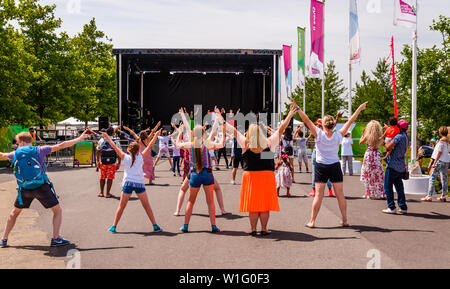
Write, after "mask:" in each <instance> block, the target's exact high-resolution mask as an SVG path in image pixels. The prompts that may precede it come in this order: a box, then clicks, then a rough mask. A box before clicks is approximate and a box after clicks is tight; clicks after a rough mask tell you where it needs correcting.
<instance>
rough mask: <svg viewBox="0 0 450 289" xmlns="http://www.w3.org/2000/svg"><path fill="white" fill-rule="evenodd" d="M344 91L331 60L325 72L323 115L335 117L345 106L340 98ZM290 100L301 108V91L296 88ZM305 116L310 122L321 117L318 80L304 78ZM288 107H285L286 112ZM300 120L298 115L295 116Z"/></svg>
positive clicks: (320, 89)
mask: <svg viewBox="0 0 450 289" xmlns="http://www.w3.org/2000/svg"><path fill="white" fill-rule="evenodd" d="M345 91H346V88H345V87H344V81H343V80H342V79H341V78H340V77H339V73H338V72H337V71H336V66H335V64H334V61H333V60H331V61H330V62H329V63H328V65H327V67H326V70H325V114H328V115H333V116H335V115H336V114H337V113H338V112H339V111H341V110H342V109H343V108H344V106H345V101H344V99H343V98H342V97H341V96H342V94H343V93H344V92H345ZM292 98H293V99H294V100H295V101H296V102H297V104H298V105H299V106H300V107H301V106H302V104H303V89H300V87H298V86H297V87H296V88H295V90H294V92H293V93H292ZM305 110H306V114H307V115H308V117H309V118H310V119H312V120H315V119H317V118H320V117H321V116H322V80H321V79H319V78H309V77H306V109H305ZM288 111H289V105H286V112H285V114H286V113H287V112H288ZM295 118H296V119H297V120H300V118H299V116H298V115H295Z"/></svg>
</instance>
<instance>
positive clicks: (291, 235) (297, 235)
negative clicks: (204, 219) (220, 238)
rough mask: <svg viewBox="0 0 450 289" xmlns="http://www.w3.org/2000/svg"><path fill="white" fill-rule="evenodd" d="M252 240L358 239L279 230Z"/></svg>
mask: <svg viewBox="0 0 450 289" xmlns="http://www.w3.org/2000/svg"><path fill="white" fill-rule="evenodd" d="M218 234H220V235H227V236H234V237H236V236H248V237H249V238H251V236H250V235H249V234H248V233H246V232H239V231H221V232H219V233H218ZM253 238H260V239H272V240H274V241H277V242H278V241H298V242H313V241H324V240H352V239H359V238H357V237H316V236H313V235H309V234H305V233H302V232H294V231H279V230H271V233H270V234H269V235H265V236H262V235H260V233H259V232H258V235H257V236H255V237H253Z"/></svg>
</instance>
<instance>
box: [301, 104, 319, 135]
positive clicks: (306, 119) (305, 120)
mask: <svg viewBox="0 0 450 289" xmlns="http://www.w3.org/2000/svg"><path fill="white" fill-rule="evenodd" d="M298 114H299V115H300V118H301V119H302V121H303V123H304V124H305V125H306V127H307V128H308V129H309V131H310V136H311V135H313V136H314V137H317V133H316V126H315V125H314V123H313V122H312V121H311V120H310V119H309V117H308V116H307V115H306V113H304V112H303V110H301V109H300V108H299V109H298Z"/></svg>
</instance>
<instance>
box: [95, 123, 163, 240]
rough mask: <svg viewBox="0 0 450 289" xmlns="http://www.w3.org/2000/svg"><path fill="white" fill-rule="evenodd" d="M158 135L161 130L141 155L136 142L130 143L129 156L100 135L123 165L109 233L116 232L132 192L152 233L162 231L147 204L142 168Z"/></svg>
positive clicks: (103, 134)
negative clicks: (139, 202) (149, 222)
mask: <svg viewBox="0 0 450 289" xmlns="http://www.w3.org/2000/svg"><path fill="white" fill-rule="evenodd" d="M160 134H161V130H159V131H158V132H157V133H156V134H155V136H154V137H153V139H152V141H151V142H150V144H151V145H148V146H147V147H146V148H145V149H144V151H142V153H139V144H138V143H137V142H132V143H131V144H130V145H129V146H128V150H127V151H128V153H129V154H126V153H124V152H123V151H122V150H121V149H120V148H118V147H117V146H116V144H115V143H114V142H113V141H112V140H111V139H110V138H109V136H108V135H107V134H106V133H102V136H103V137H104V138H105V139H106V140H107V141H108V142H109V144H110V145H111V147H113V148H114V150H115V151H116V153H117V155H118V156H119V158H121V159H122V160H123V165H124V168H125V171H124V174H123V181H122V195H121V196H120V203H119V207H118V208H117V211H116V215H115V217H114V222H113V225H112V226H111V228H109V230H108V231H110V232H111V233H115V232H116V227H117V225H118V224H119V220H120V218H121V217H122V214H123V211H124V210H125V207H126V206H127V203H128V200H129V199H130V197H131V194H132V193H133V191H134V192H135V193H136V195H137V196H138V198H139V200H140V201H141V204H142V206H143V207H144V209H145V212H146V213H147V215H148V217H149V219H150V221H151V222H152V224H153V231H154V232H161V231H162V229H161V228H160V227H159V226H158V225H157V224H156V221H155V217H154V215H153V211H152V208H151V207H150V203H149V202H148V197H147V193H146V192H145V184H144V170H143V168H142V166H143V164H144V158H145V156H146V155H147V154H149V153H151V149H152V146H153V144H154V143H155V141H156V140H157V139H158V136H159V135H160Z"/></svg>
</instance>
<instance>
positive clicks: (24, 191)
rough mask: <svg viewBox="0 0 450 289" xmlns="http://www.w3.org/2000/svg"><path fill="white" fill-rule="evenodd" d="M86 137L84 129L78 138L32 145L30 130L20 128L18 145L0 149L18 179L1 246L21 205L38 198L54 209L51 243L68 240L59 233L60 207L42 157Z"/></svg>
mask: <svg viewBox="0 0 450 289" xmlns="http://www.w3.org/2000/svg"><path fill="white" fill-rule="evenodd" d="M85 137H86V131H84V132H83V133H82V134H81V135H80V136H79V137H78V138H76V139H73V140H69V141H65V142H62V143H59V144H57V145H54V146H33V145H32V143H33V137H32V136H31V134H30V133H29V132H21V133H19V134H18V135H17V136H16V139H17V143H18V145H19V147H18V148H17V150H16V151H14V152H10V153H0V159H9V160H12V163H13V166H14V175H15V177H16V179H17V184H18V188H17V193H18V195H17V199H16V201H15V203H14V209H13V210H12V212H11V214H10V215H9V217H8V221H7V223H6V229H5V232H4V233H3V239H2V240H1V243H2V244H1V246H2V247H7V242H8V236H9V233H10V232H11V230H12V229H13V227H14V225H15V223H16V220H17V217H19V215H20V213H21V212H22V210H23V209H28V208H29V207H30V205H31V202H32V201H33V200H34V199H37V200H38V201H39V202H40V203H41V204H42V205H43V206H44V207H45V208H46V209H50V210H52V212H53V238H52V240H51V242H50V246H51V247H56V246H63V245H67V244H69V241H68V240H65V239H63V238H62V237H61V236H60V235H59V229H60V228H61V221H62V209H61V206H60V205H59V201H58V197H57V195H56V193H55V190H54V188H53V184H52V183H51V182H50V180H49V179H48V177H47V173H46V167H45V161H46V157H47V155H49V154H50V153H52V152H56V151H59V150H62V149H65V148H68V147H71V146H73V145H75V144H76V143H78V142H80V141H82V140H83V139H84V138H85Z"/></svg>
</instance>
